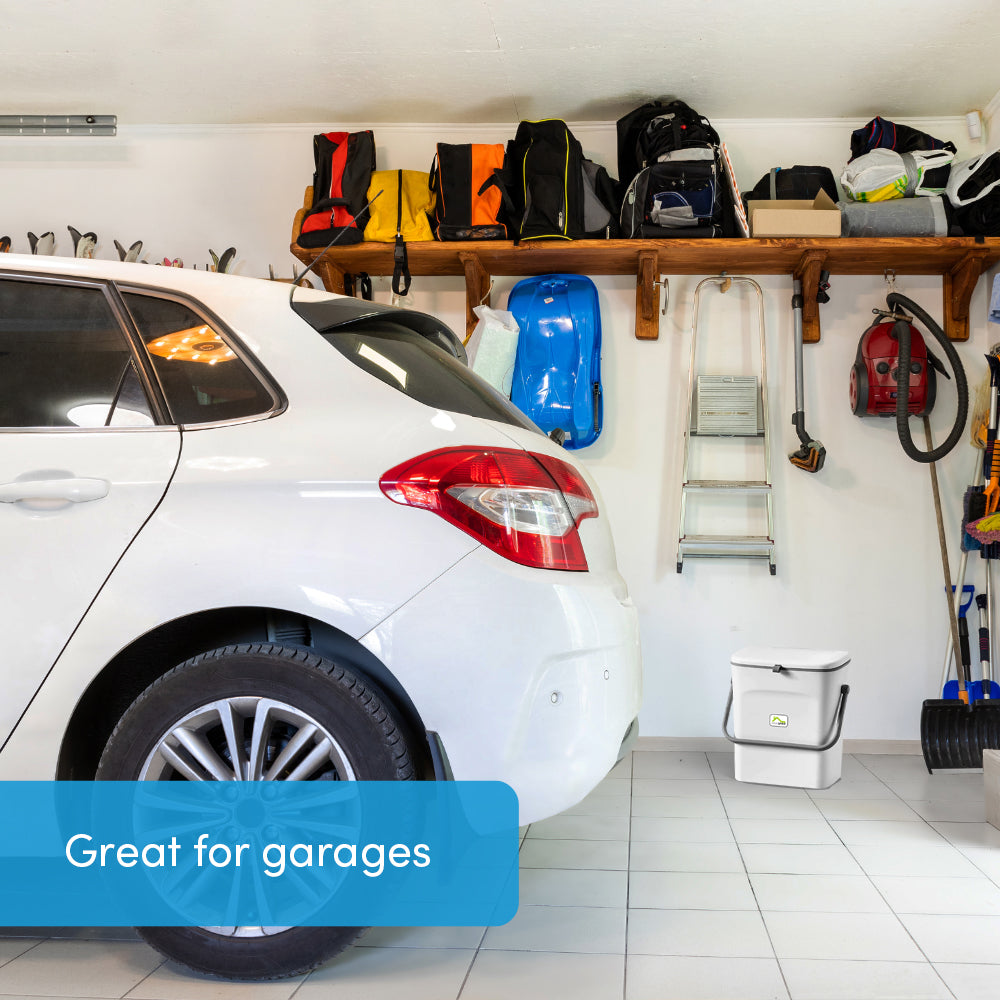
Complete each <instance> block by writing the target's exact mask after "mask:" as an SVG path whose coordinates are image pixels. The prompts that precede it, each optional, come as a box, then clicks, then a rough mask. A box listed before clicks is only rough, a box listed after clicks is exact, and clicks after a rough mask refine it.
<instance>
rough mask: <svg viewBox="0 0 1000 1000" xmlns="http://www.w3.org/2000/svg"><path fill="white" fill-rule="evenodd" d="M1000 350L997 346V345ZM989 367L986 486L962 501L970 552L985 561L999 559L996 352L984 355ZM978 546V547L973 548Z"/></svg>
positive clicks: (999, 371) (999, 370) (999, 363)
mask: <svg viewBox="0 0 1000 1000" xmlns="http://www.w3.org/2000/svg"><path fill="white" fill-rule="evenodd" d="M998 346H1000V345H998ZM986 360H987V362H988V363H989V366H990V415H989V423H988V427H987V431H986V452H985V454H984V456H983V479H984V480H985V481H986V485H985V486H972V487H969V489H968V490H966V493H965V499H964V501H963V507H964V508H965V509H964V520H965V534H966V535H967V536H968V537H969V538H970V539H971V540H972V545H971V546H970V547H972V548H982V547H983V546H988V547H989V552H987V551H986V550H985V549H983V553H982V555H983V558H984V559H994V558H997V557H998V556H1000V546H998V545H997V543H1000V513H997V506H998V504H1000V453H998V451H997V446H996V444H997V419H998V412H997V411H998V407H997V392H998V386H1000V357H998V355H997V353H995V351H991V352H990V353H989V354H987V355H986ZM976 543H978V545H977V544H976Z"/></svg>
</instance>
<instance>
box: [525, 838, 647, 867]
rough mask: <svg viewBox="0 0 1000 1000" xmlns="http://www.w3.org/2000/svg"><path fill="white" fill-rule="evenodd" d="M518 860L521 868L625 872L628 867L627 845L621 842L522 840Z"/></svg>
mask: <svg viewBox="0 0 1000 1000" xmlns="http://www.w3.org/2000/svg"><path fill="white" fill-rule="evenodd" d="M518 861H519V862H520V865H521V867H522V868H593V869H601V870H603V871H625V870H626V869H627V868H628V843H626V842H625V841H623V840H620V841H619V840H529V839H526V840H525V841H524V846H523V847H522V848H521V853H520V855H519V856H518Z"/></svg>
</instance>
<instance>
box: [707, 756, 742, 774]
mask: <svg viewBox="0 0 1000 1000" xmlns="http://www.w3.org/2000/svg"><path fill="white" fill-rule="evenodd" d="M706 756H707V757H708V766H709V767H710V768H711V769H712V774H714V775H715V777H716V778H727V779H729V780H731V781H733V780H735V779H736V766H735V757H734V755H733V753H732V752H727V751H725V750H723V751H718V752H715V751H713V752H711V753H708V754H706Z"/></svg>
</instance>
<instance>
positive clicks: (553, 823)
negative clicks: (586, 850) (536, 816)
mask: <svg viewBox="0 0 1000 1000" xmlns="http://www.w3.org/2000/svg"><path fill="white" fill-rule="evenodd" d="M628 828H629V818H628V813H626V814H625V815H624V816H567V815H565V814H563V815H561V816H553V817H552V819H543V820H542V821H541V822H540V823H532V824H531V829H529V830H528V838H527V839H528V840H621V841H627V840H628Z"/></svg>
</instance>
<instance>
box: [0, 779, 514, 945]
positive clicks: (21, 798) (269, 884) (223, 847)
mask: <svg viewBox="0 0 1000 1000" xmlns="http://www.w3.org/2000/svg"><path fill="white" fill-rule="evenodd" d="M0 815H2V816H3V817H4V820H3V823H2V824H0V926H39V927H42V926H49V927H54V926H65V927H70V926H132V925H135V926H150V927H151V926H181V925H184V926H201V927H220V926H221V927H233V926H248V925H249V926H263V927H289V926H303V925H312V926H378V925H389V926H433V925H443V926H461V925H477V926H481V925H490V924H492V925H495V924H502V923H506V922H507V921H508V920H510V919H511V918H512V917H513V916H514V914H515V913H516V912H517V902H518V880H517V851H518V829H517V822H518V807H517V796H516V795H515V794H514V792H513V790H512V789H511V788H510V787H509V786H508V785H505V784H502V783H500V782H478V781H458V782H424V781H400V782H375V781H371V782H369V781H314V782H295V781H279V782H267V781H247V782H243V781H240V782H217V781H205V782H194V781H163V782H157V781H150V782H113V781H107V782H104V781H101V782H85V781H23V782H16V781H15V782H0Z"/></svg>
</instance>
